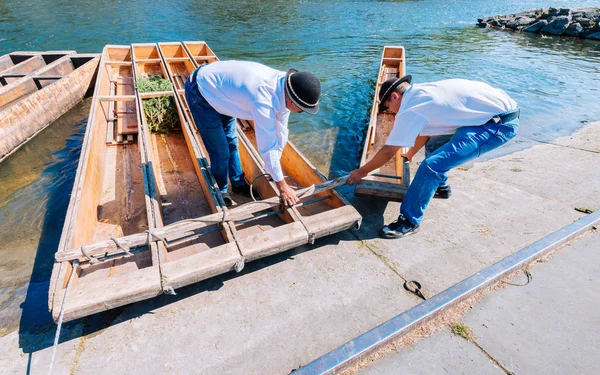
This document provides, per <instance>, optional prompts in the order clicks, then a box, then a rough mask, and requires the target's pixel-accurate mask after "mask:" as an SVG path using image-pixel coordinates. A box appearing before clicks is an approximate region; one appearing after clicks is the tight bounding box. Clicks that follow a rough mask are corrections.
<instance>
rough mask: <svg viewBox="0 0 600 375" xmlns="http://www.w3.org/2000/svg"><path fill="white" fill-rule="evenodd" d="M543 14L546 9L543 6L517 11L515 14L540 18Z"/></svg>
mask: <svg viewBox="0 0 600 375" xmlns="http://www.w3.org/2000/svg"><path fill="white" fill-rule="evenodd" d="M542 14H544V9H543V8H535V9H529V10H526V11H524V12H521V13H517V14H515V16H521V17H529V18H534V19H538V18H540V17H541V16H542Z"/></svg>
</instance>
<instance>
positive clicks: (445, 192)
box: [433, 185, 452, 199]
mask: <svg viewBox="0 0 600 375" xmlns="http://www.w3.org/2000/svg"><path fill="white" fill-rule="evenodd" d="M451 195H452V189H451V188H450V185H446V186H440V187H438V188H437V190H436V191H435V194H434V195H433V197H434V198H439V199H448V198H450V196H451Z"/></svg>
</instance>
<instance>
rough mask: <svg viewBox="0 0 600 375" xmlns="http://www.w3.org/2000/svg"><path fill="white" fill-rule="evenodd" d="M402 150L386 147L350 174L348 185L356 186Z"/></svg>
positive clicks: (397, 147) (396, 147)
mask: <svg viewBox="0 0 600 375" xmlns="http://www.w3.org/2000/svg"><path fill="white" fill-rule="evenodd" d="M399 149H400V146H389V145H385V146H383V147H382V148H381V150H379V151H378V152H377V154H375V156H374V157H373V159H371V160H369V161H368V162H367V163H366V164H365V165H363V166H362V167H360V168H358V169H355V170H353V171H352V172H350V177H349V178H348V180H347V181H346V183H347V184H348V185H354V184H356V183H357V182H358V181H360V180H361V179H362V178H363V177H365V176H366V175H367V174H368V173H369V172H371V171H374V170H375V169H377V168H380V167H382V166H383V165H384V164H385V163H387V162H388V161H389V160H390V159H391V158H393V157H394V155H396V152H398V150H399Z"/></svg>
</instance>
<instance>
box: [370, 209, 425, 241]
mask: <svg viewBox="0 0 600 375" xmlns="http://www.w3.org/2000/svg"><path fill="white" fill-rule="evenodd" d="M418 231H419V226H418V225H415V224H413V223H411V222H410V221H408V219H406V218H404V216H402V215H400V216H398V220H396V221H394V222H393V223H389V224H388V225H386V226H384V227H383V228H381V230H380V231H379V236H380V237H383V238H402V237H406V236H408V235H411V234H413V233H417V232H418Z"/></svg>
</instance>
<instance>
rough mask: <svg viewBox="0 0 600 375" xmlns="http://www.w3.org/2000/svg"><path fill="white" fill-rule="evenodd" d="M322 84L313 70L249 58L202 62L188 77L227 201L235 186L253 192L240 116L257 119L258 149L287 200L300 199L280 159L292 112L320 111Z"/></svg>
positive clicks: (201, 128)
mask: <svg viewBox="0 0 600 375" xmlns="http://www.w3.org/2000/svg"><path fill="white" fill-rule="evenodd" d="M320 95H321V84H320V82H319V80H318V79H317V77H315V76H314V75H313V74H311V73H306V72H298V71H297V70H294V69H290V70H289V71H288V72H287V73H286V72H281V71H278V70H275V69H272V68H269V67H268V66H265V65H262V64H259V63H255V62H244V61H219V62H215V63H212V64H208V65H203V66H201V67H199V68H198V69H196V70H195V71H194V72H193V73H192V74H190V76H189V77H188V79H187V81H186V83H185V97H186V99H187V102H188V105H189V106H190V112H191V113H192V116H193V118H194V122H195V123H196V126H197V127H198V131H199V132H200V135H201V136H202V140H203V142H204V146H205V147H206V150H207V151H208V155H209V156H210V169H211V171H212V173H213V175H214V176H215V179H216V181H217V184H218V185H219V189H220V191H221V195H222V196H223V200H224V202H225V204H226V205H228V206H230V205H231V204H232V201H231V197H230V196H229V194H228V188H229V184H228V180H231V185H232V186H231V189H232V190H233V191H234V192H236V193H239V194H243V195H246V196H250V187H249V186H248V183H247V182H246V180H245V178H244V172H243V171H242V164H241V161H240V154H239V151H238V134H237V129H236V123H235V118H240V119H245V120H254V131H255V133H256V142H257V145H258V152H259V153H260V155H261V157H262V159H263V161H264V162H265V168H266V170H267V172H268V173H269V174H270V175H271V177H272V178H273V180H274V181H275V183H276V184H277V188H278V189H279V193H280V195H281V198H282V200H283V202H284V203H285V204H287V205H288V206H292V205H294V204H296V203H297V202H298V198H297V197H296V195H295V194H294V191H293V190H292V189H291V188H290V187H289V186H288V184H287V183H286V182H285V179H284V176H283V171H282V169H281V164H280V158H281V153H282V151H283V148H284V147H285V145H286V143H287V140H288V119H289V116H290V111H291V112H308V113H311V114H315V113H317V111H318V110H319V96H320Z"/></svg>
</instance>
